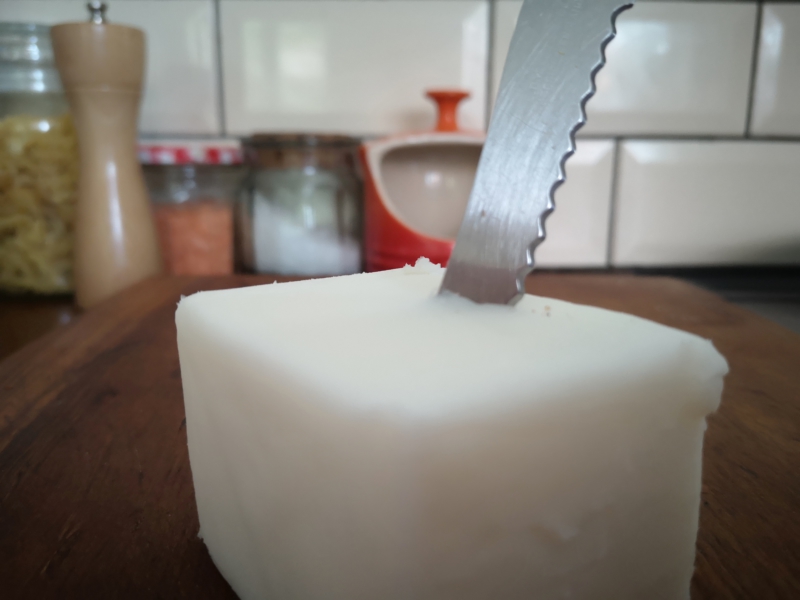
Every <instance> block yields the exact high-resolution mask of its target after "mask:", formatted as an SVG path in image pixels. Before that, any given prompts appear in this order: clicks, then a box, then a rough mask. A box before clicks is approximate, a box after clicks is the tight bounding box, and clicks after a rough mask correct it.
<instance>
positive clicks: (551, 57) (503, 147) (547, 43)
mask: <svg viewBox="0 0 800 600" xmlns="http://www.w3.org/2000/svg"><path fill="white" fill-rule="evenodd" d="M631 6H633V2H632V0H628V1H621V0H525V2H524V4H523V5H522V10H521V11H520V14H519V18H518V20H517V26H516V29H515V30H514V35H513V37H512V38H511V46H510V48H509V51H508V58H507V59H506V64H505V67H504V69H503V76H502V78H501V80H500V91H499V93H498V95H497V100H496V102H495V106H494V111H493V113H492V118H491V122H490V125H489V131H488V134H487V136H486V142H485V144H484V146H483V152H482V153H481V158H480V161H479V163H478V171H477V173H476V176H475V183H474V184H473V187H472V193H471V195H470V199H469V203H468V205H467V210H466V213H465V215H464V220H463V221H462V223H461V228H460V229H459V232H458V237H457V238H456V245H455V248H454V249H453V253H452V255H451V257H450V261H449V263H448V267H447V271H446V272H445V276H444V280H443V282H442V288H441V290H440V293H450V292H452V293H456V294H458V295H460V296H464V297H466V298H469V299H471V300H473V301H475V302H480V303H492V304H514V303H516V302H517V301H518V300H519V299H520V298H521V297H522V295H523V293H524V283H525V277H526V276H527V275H528V273H530V272H531V271H532V270H533V267H534V260H533V253H534V250H535V249H536V246H538V245H539V244H540V243H541V242H542V241H543V240H544V238H545V225H544V223H545V219H546V218H547V215H549V214H550V213H551V212H552V211H553V208H554V205H553V193H554V192H555V190H556V188H557V187H558V186H559V185H560V184H561V183H562V182H563V181H564V163H565V162H566V160H567V158H569V156H571V155H572V154H573V152H574V151H575V132H576V131H577V130H578V129H579V128H580V127H581V126H582V125H583V124H584V123H585V121H586V113H585V110H584V107H585V104H586V101H587V100H588V99H589V98H590V97H591V96H592V95H593V94H594V91H595V85H594V77H595V75H596V73H597V71H599V70H600V68H601V67H602V66H603V65H604V64H605V47H606V45H607V44H608V43H609V42H610V41H611V40H612V39H613V38H614V35H615V33H616V30H615V26H614V24H615V21H616V18H617V15H619V13H621V12H622V11H623V10H625V9H627V8H630V7H631Z"/></svg>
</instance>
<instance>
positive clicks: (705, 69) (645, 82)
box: [492, 0, 756, 135]
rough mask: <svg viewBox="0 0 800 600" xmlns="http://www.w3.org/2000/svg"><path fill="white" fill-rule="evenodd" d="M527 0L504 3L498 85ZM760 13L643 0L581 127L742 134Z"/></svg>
mask: <svg viewBox="0 0 800 600" xmlns="http://www.w3.org/2000/svg"><path fill="white" fill-rule="evenodd" d="M521 5H522V3H521V2H520V1H518V0H498V3H497V12H496V15H495V17H496V18H495V30H494V44H495V45H494V59H493V65H492V71H493V77H492V79H493V90H494V93H496V91H497V86H498V85H499V81H500V75H501V73H502V67H503V64H504V63H505V57H506V54H507V53H508V46H509V44H510V42H511V34H512V33H513V30H514V24H515V23H516V19H517V15H518V13H519V9H520V7H521ZM755 20H756V4H755V2H638V3H637V4H636V5H635V6H634V7H633V9H632V10H629V11H627V12H625V13H623V14H622V15H620V17H619V18H618V20H617V29H618V35H617V37H616V39H614V41H612V42H611V44H610V45H609V46H608V48H607V58H608V64H607V65H606V67H604V68H603V69H602V70H601V71H600V73H599V74H598V76H597V89H598V91H597V94H596V96H595V97H594V98H592V99H591V100H590V101H589V104H588V106H587V113H588V114H587V117H588V120H587V124H586V126H585V127H584V128H583V129H582V130H581V134H600V135H651V134H670V135H675V134H698V135H722V134H729V135H737V134H742V133H743V132H744V127H745V121H746V112H747V102H748V95H749V77H750V70H751V61H752V55H753V44H754V37H755Z"/></svg>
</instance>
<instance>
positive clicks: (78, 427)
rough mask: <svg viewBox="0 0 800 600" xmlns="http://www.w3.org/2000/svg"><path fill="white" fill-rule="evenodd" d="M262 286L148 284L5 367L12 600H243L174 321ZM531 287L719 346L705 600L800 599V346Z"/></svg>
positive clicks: (649, 297) (617, 301) (608, 292)
mask: <svg viewBox="0 0 800 600" xmlns="http://www.w3.org/2000/svg"><path fill="white" fill-rule="evenodd" d="M270 280H271V279H270ZM263 281H264V280H263V279H261V280H258V279H256V278H248V277H243V276H237V277H228V278H219V279H199V278H183V279H179V278H172V279H170V278H162V279H155V280H149V281H147V282H144V283H142V284H140V285H138V286H137V287H135V288H134V289H132V290H130V291H128V292H126V293H125V294H124V295H121V296H119V297H117V298H114V299H112V300H110V301H108V302H106V303H104V304H101V305H99V306H97V307H96V308H94V309H92V310H90V311H88V312H87V313H85V314H84V315H82V316H80V317H78V318H77V319H76V320H75V321H74V322H73V323H71V324H69V325H67V326H66V327H63V328H61V329H59V330H57V331H53V332H51V333H49V334H47V335H45V336H44V337H42V338H40V339H38V340H37V341H35V342H33V343H32V344H30V345H28V346H26V347H25V348H23V349H22V350H21V351H18V352H16V353H15V354H13V355H12V356H11V357H10V358H8V359H6V360H5V361H4V362H2V363H0V597H2V598H36V599H44V598H137V599H138V598H170V599H171V598H234V597H235V596H234V594H233V592H232V591H231V589H230V588H229V587H228V585H227V584H226V582H225V581H224V580H223V579H222V577H221V576H220V574H219V573H218V572H217V570H216V568H215V567H214V565H213V564H212V562H211V560H210V559H209V556H208V553H207V552H206V549H205V547H204V545H203V543H202V542H201V541H200V540H198V538H197V531H198V522H197V512H196V509H195V500H194V493H193V488H192V478H191V473H190V470H189V459H188V455H187V448H186V431H185V420H184V411H183V402H182V397H181V382H180V371H179V369H178V357H177V349H176V345H175V326H174V321H173V316H174V310H175V303H176V302H177V301H178V299H179V297H180V295H181V294H189V293H192V292H194V291H196V290H199V289H214V288H221V287H232V286H242V285H251V284H254V283H260V282H263ZM530 284H531V285H530V286H529V289H530V290H531V291H535V292H536V293H539V294H542V295H548V296H553V297H557V298H563V299H566V300H572V301H576V302H581V303H585V304H594V305H597V306H603V307H606V308H611V309H616V310H622V311H626V312H630V313H633V314H636V315H641V316H643V317H647V318H650V319H653V320H655V321H659V322H661V323H665V324H668V325H672V326H675V327H679V328H681V329H685V330H688V331H692V332H695V333H698V334H700V335H702V336H705V337H708V338H711V339H712V340H713V341H714V343H715V345H716V346H717V348H718V349H719V350H720V351H721V352H722V353H723V354H724V355H725V356H726V357H727V358H728V360H729V362H730V365H731V373H730V375H729V376H728V377H727V379H726V382H725V394H724V398H723V402H722V407H721V408H720V410H719V412H717V413H716V414H715V415H713V416H712V417H711V418H710V419H709V429H708V434H707V437H706V447H705V459H704V469H705V471H704V485H703V498H702V512H701V529H700V534H699V539H698V556H697V572H696V575H695V578H694V582H693V586H692V597H693V598H694V599H695V600H698V599H708V600H711V599H735V598H753V599H758V600H769V599H773V598H780V599H787V600H790V599H792V600H796V599H798V598H800V336H797V335H796V334H794V333H792V332H790V331H788V330H786V329H783V328H781V327H780V326H778V325H775V324H773V323H772V322H770V321H767V320H765V319H762V318H760V317H757V316H756V315H754V314H752V313H749V312H747V311H745V310H743V309H740V308H737V307H734V306H732V305H730V304H727V303H725V302H724V301H722V300H721V299H719V298H718V297H717V296H715V295H713V294H711V293H709V292H705V291H702V290H700V289H697V288H694V287H692V286H690V285H688V284H686V283H682V282H679V281H676V280H672V279H664V278H641V277H635V276H630V275H563V274H539V275H536V276H535V277H533V278H532V279H531V280H530ZM376 600H377V599H376ZM643 600H646V599H643Z"/></svg>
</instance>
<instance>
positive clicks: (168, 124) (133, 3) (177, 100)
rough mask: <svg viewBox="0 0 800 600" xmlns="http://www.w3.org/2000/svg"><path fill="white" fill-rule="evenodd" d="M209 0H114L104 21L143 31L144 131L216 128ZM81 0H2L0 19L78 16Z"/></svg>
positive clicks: (212, 130) (77, 18)
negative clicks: (145, 56) (145, 46)
mask: <svg viewBox="0 0 800 600" xmlns="http://www.w3.org/2000/svg"><path fill="white" fill-rule="evenodd" d="M213 16H214V7H213V0H169V1H165V0H114V1H113V2H111V3H110V7H109V10H108V18H109V20H110V21H113V22H117V23H122V24H127V25H133V26H135V27H141V28H142V29H144V30H145V32H146V34H147V79H146V81H145V94H144V100H143V102H142V108H141V116H140V121H139V125H140V130H141V131H142V132H143V133H144V134H149V133H156V134H173V135H175V134H205V135H209V134H211V135H217V134H220V133H222V130H221V127H220V123H219V110H218V97H217V96H218V94H217V90H218V86H217V73H216V69H215V59H214V56H215V49H214V21H213ZM86 17H87V11H86V2H84V1H82V0H2V1H0V20H2V21H32V22H38V23H45V24H52V23H58V22H64V21H83V20H85V19H86Z"/></svg>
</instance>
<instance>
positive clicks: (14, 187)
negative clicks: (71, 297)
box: [0, 23, 78, 294]
mask: <svg viewBox="0 0 800 600" xmlns="http://www.w3.org/2000/svg"><path fill="white" fill-rule="evenodd" d="M77 188H78V143H77V138H76V135H75V131H74V128H73V125H72V120H71V119H70V116H69V113H68V105H67V100H66V97H65V96H64V93H63V90H62V88H61V82H60V80H59V77H58V71H57V70H56V67H55V63H54V60H53V50H52V46H51V43H50V28H49V27H46V26H44V25H35V24H30V23H0V290H3V291H6V292H35V293H42V294H57V293H67V292H70V291H71V290H72V244H73V223H74V214H75V202H76V197H77Z"/></svg>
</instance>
